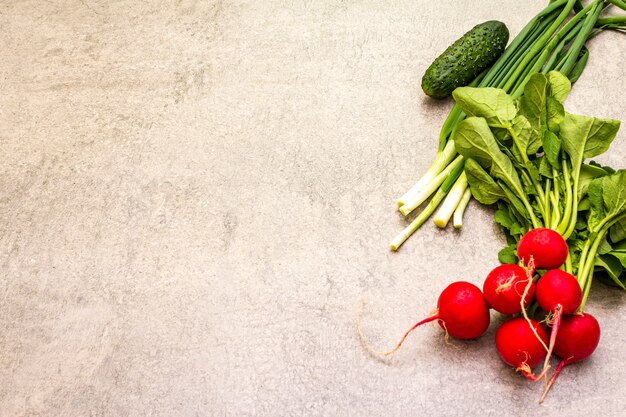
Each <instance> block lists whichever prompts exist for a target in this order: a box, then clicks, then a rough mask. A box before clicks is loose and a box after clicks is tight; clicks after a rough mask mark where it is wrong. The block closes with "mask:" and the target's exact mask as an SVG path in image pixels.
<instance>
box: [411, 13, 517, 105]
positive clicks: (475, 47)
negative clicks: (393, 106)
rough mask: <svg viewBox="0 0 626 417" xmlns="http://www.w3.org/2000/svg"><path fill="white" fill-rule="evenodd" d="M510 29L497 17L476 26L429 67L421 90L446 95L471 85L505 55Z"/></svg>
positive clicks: (443, 96)
mask: <svg viewBox="0 0 626 417" xmlns="http://www.w3.org/2000/svg"><path fill="white" fill-rule="evenodd" d="M508 40H509V29H507V27H506V25H505V24H504V23H502V22H499V21H497V20H490V21H488V22H485V23H481V24H479V25H476V26H474V27H473V28H472V29H471V30H470V31H468V32H467V33H466V34H465V35H463V36H462V37H461V38H460V39H458V40H457V41H456V42H454V43H453V44H452V45H450V46H449V47H448V49H446V50H445V51H444V52H443V53H442V54H441V55H439V56H438V57H437V59H435V61H434V62H433V63H432V64H431V65H430V67H428V69H427V70H426V73H425V74H424V77H422V90H424V93H426V94H427V95H429V96H431V97H434V98H445V97H448V96H450V94H452V91H454V89H455V88H457V87H462V86H465V85H467V84H469V83H470V82H471V81H472V80H473V79H474V78H476V77H477V76H478V74H480V73H481V72H482V71H483V70H485V69H486V68H488V67H489V66H490V65H491V64H493V63H494V62H495V61H496V59H498V57H499V56H500V55H501V54H502V51H504V48H505V47H506V43H507V42H508Z"/></svg>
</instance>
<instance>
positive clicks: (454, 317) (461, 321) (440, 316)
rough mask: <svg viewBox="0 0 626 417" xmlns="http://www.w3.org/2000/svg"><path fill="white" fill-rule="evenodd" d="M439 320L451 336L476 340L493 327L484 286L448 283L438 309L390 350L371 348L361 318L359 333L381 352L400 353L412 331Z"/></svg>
mask: <svg viewBox="0 0 626 417" xmlns="http://www.w3.org/2000/svg"><path fill="white" fill-rule="evenodd" d="M434 320H437V321H438V322H439V325H440V326H441V327H442V328H443V329H444V330H445V331H446V335H450V336H452V337H454V338H457V339H475V338H477V337H479V336H481V335H482V334H483V333H485V331H487V328H488V327H489V320H490V317H489V307H488V306H487V303H486V302H485V298H484V297H483V293H482V292H481V291H480V289H479V288H478V287H477V286H476V285H474V284H471V283H469V282H465V281H457V282H453V283H452V284H450V285H448V286H447V287H446V288H445V289H444V290H443V291H442V292H441V294H440V295H439V300H438V301H437V310H435V312H434V313H433V314H432V315H431V316H429V317H427V318H425V319H424V320H422V321H419V322H417V323H416V324H414V325H413V327H411V328H410V329H409V330H408V331H407V332H406V333H405V334H404V336H402V339H400V341H399V342H398V344H397V345H396V346H395V347H394V348H393V349H392V350H390V351H387V352H379V351H375V350H373V349H371V348H370V347H369V345H368V344H367V342H366V341H365V337H364V336H363V333H362V332H361V328H360V324H359V320H358V318H357V323H356V325H357V332H358V334H359V337H360V338H361V341H362V342H363V344H364V345H365V347H366V348H367V349H368V350H369V351H370V352H372V353H375V354H377V355H384V356H387V355H391V354H392V353H394V352H396V351H397V350H398V349H400V347H401V346H402V344H403V343H404V340H405V339H406V338H407V336H408V335H409V333H411V332H412V331H413V330H415V329H416V328H417V327H418V326H421V325H422V324H424V323H428V322H431V321H434Z"/></svg>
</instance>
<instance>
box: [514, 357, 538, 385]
mask: <svg viewBox="0 0 626 417" xmlns="http://www.w3.org/2000/svg"><path fill="white" fill-rule="evenodd" d="M524 353H526V352H524ZM526 355H528V353H526ZM515 370H516V371H519V372H520V373H521V374H522V375H524V376H525V377H526V378H528V379H530V380H531V381H537V380H538V379H539V378H537V377H535V375H533V370H532V369H530V366H528V364H527V363H526V362H522V363H521V365H520V366H518V367H517V368H516V369H515Z"/></svg>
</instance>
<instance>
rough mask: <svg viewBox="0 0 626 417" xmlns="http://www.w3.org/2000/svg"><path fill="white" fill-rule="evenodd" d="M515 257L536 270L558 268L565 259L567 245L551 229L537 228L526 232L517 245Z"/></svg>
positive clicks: (561, 237)
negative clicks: (531, 265) (531, 264)
mask: <svg viewBox="0 0 626 417" xmlns="http://www.w3.org/2000/svg"><path fill="white" fill-rule="evenodd" d="M517 257H518V258H519V259H520V260H521V261H522V262H523V263H524V265H529V264H530V262H531V260H532V261H533V263H534V266H535V268H537V269H556V268H559V267H560V266H561V265H563V263H565V259H566V258H567V243H565V240H564V239H563V236H561V235H560V234H559V233H558V232H556V231H554V230H552V229H546V228H537V229H532V230H530V231H528V232H527V233H526V234H525V235H524V236H522V238H521V239H520V241H519V243H518V244H517Z"/></svg>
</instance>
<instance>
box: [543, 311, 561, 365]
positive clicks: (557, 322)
mask: <svg viewBox="0 0 626 417" xmlns="http://www.w3.org/2000/svg"><path fill="white" fill-rule="evenodd" d="M562 315H563V306H562V305H561V304H558V305H557V306H556V308H555V309H554V315H553V318H552V331H551V332H550V346H549V347H548V352H547V353H546V360H545V361H544V363H543V370H542V371H541V375H545V374H546V373H547V372H548V369H549V368H550V356H552V350H553V349H554V344H555V343H556V335H557V333H558V332H559V327H560V326H561V316H562ZM555 373H556V371H555Z"/></svg>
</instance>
